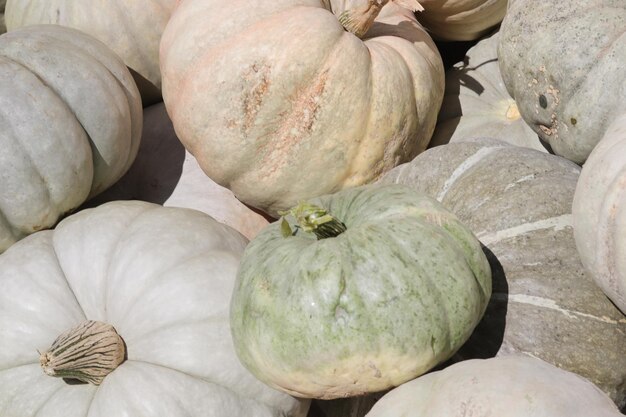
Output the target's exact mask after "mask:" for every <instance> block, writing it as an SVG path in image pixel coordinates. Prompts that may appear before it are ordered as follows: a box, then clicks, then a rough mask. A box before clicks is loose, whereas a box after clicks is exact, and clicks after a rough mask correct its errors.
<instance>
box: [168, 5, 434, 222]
mask: <svg viewBox="0 0 626 417" xmlns="http://www.w3.org/2000/svg"><path fill="white" fill-rule="evenodd" d="M364 2H365V0H361V1H339V0H335V1H330V2H326V3H327V4H330V7H332V12H331V11H330V10H328V9H327V8H325V7H324V5H323V3H324V2H320V1H319V0H282V1H272V2H262V3H261V4H257V5H255V7H254V8H250V3H249V2H246V1H241V0H238V1H234V2H229V3H228V4H227V5H226V4H225V3H224V2H222V1H216V0H213V1H207V0H186V1H184V2H182V3H181V4H180V6H179V7H178V8H177V9H176V11H175V13H174V14H173V15H172V18H171V19H170V21H169V23H168V25H167V27H166V29H165V32H164V33H163V37H162V40H161V73H162V75H163V98H164V101H165V105H166V108H167V111H168V113H169V115H170V116H171V118H172V122H173V124H174V128H175V129H176V133H177V134H178V137H179V138H180V140H181V141H182V143H183V144H184V145H185V147H186V148H187V149H188V150H189V151H190V152H191V153H192V154H193V155H194V156H195V157H196V159H197V160H198V163H199V164H200V166H201V167H202V169H203V170H204V171H205V172H206V173H207V175H208V176H209V177H210V178H211V179H213V180H214V181H215V182H216V183H218V184H220V185H222V186H224V187H227V188H229V189H230V190H232V191H233V193H234V194H235V196H237V198H239V199H240V200H241V201H242V202H244V203H246V204H248V205H250V206H252V207H256V208H258V209H260V210H263V211H265V212H267V213H269V214H270V215H272V216H274V217H277V213H278V211H280V210H286V209H289V208H290V207H292V206H294V205H296V204H297V203H298V202H299V201H301V200H304V199H307V198H310V197H313V196H317V195H322V194H327V193H332V192H335V191H338V190H340V189H342V188H346V187H351V186H357V185H360V184H364V183H367V182H371V181H373V180H374V179H376V178H377V177H378V176H379V175H381V174H382V173H383V172H385V171H387V170H389V169H391V168H392V167H393V166H395V165H397V164H399V163H401V162H404V161H408V160H410V159H411V158H413V157H414V156H415V155H416V154H417V153H419V152H420V151H422V150H423V149H425V148H426V146H427V144H428V141H429V140H430V137H431V135H432V132H433V129H434V127H435V121H436V117H437V112H438V110H439V107H440V105H441V98H442V96H443V82H444V77H443V74H444V71H443V63H442V61H441V57H440V55H439V52H438V51H437V48H436V46H435V45H434V43H433V41H432V40H431V39H430V37H429V36H428V35H427V33H426V32H425V31H424V30H423V29H422V27H421V26H419V24H418V23H417V22H416V20H415V16H414V15H413V13H412V12H411V11H409V10H405V9H403V8H401V7H400V6H397V5H396V4H395V3H393V2H390V3H388V4H387V5H385V6H384V7H383V8H382V11H381V13H380V15H379V16H378V17H377V19H376V21H375V22H374V24H373V25H372V27H371V29H370V30H369V32H368V33H367V34H366V39H365V40H364V41H363V40H361V39H359V38H357V37H356V36H354V35H353V34H351V33H349V32H347V31H345V30H344V29H343V27H342V26H341V24H340V23H339V21H338V19H337V15H339V14H340V13H341V12H343V11H344V10H346V9H347V8H352V7H356V6H358V5H362V4H363V3H364ZM333 13H334V14H333ZM285 22H287V23H285Z"/></svg>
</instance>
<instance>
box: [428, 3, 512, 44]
mask: <svg viewBox="0 0 626 417" xmlns="http://www.w3.org/2000/svg"><path fill="white" fill-rule="evenodd" d="M420 3H421V5H422V6H424V11H422V12H420V13H418V14H417V18H418V20H419V21H420V23H421V24H423V25H424V27H425V28H426V29H428V30H429V31H430V32H431V33H432V34H433V37H434V38H436V39H441V40H447V41H471V40H474V39H478V38H480V37H481V36H483V35H485V34H487V33H488V32H489V31H490V30H491V29H492V28H493V27H494V26H496V25H497V24H499V23H500V22H501V21H502V18H503V17H504V14H505V13H506V6H507V0H420Z"/></svg>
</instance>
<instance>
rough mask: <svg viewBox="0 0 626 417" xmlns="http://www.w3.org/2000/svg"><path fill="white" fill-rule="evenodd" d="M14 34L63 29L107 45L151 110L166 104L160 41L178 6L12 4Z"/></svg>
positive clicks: (155, 1)
mask: <svg viewBox="0 0 626 417" xmlns="http://www.w3.org/2000/svg"><path fill="white" fill-rule="evenodd" d="M6 2H7V8H6V23H7V27H8V28H9V30H13V29H16V28H19V27H23V26H29V25H35V24H58V25H63V26H67V27H71V28H74V29H78V30H80V31H82V32H85V33H88V34H90V35H92V36H94V37H95V38H98V39H99V40H101V41H102V42H104V43H105V44H106V45H107V46H108V47H109V48H111V49H112V50H113V51H114V52H115V53H116V54H118V55H119V56H120V57H121V58H122V59H123V60H124V62H125V63H126V65H128V66H129V67H130V68H131V71H132V73H133V76H134V77H135V80H136V82H137V85H138V86H139V90H140V92H141V96H142V99H143V102H144V104H145V105H150V104H154V103H156V102H157V101H159V100H160V99H161V98H160V97H161V93H160V91H159V90H160V88H161V73H160V71H159V41H160V39H161V34H162V33H163V29H164V28H165V24H166V23H167V21H168V20H169V17H170V15H171V14H172V11H173V9H174V8H175V7H176V3H177V0H133V1H124V0H117V1H111V0H90V1H75V0H6Z"/></svg>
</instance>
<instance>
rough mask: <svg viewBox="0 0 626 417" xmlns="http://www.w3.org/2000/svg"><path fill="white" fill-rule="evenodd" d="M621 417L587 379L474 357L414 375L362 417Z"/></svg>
mask: <svg viewBox="0 0 626 417" xmlns="http://www.w3.org/2000/svg"><path fill="white" fill-rule="evenodd" d="M398 416H402V417H465V416H467V417H491V416H498V417H591V416H593V417H620V416H622V414H621V413H620V412H619V411H618V409H617V407H616V406H615V404H613V402H612V401H611V399H610V398H609V397H607V395H606V394H604V393H603V392H602V391H600V390H599V389H598V388H597V387H596V386H594V385H593V384H592V383H591V382H589V381H588V380H586V379H585V378H582V377H581V376H579V375H576V374H574V373H572V372H567V371H564V370H562V369H559V368H557V367H555V366H553V365H550V364H548V363H546V362H544V361H542V360H540V359H535V358H531V357H525V356H508V357H503V358H494V359H485V360H481V359H474V360H468V361H464V362H460V363H457V364H455V365H452V366H449V367H447V368H445V369H443V370H441V371H438V372H433V373H430V374H428V375H425V376H423V377H420V378H417V379H414V380H413V381H410V382H407V383H406V384H404V385H402V386H400V387H398V388H395V389H394V390H392V391H390V392H389V393H387V394H386V395H385V396H384V397H383V398H382V399H381V400H380V401H379V402H377V403H376V404H375V405H374V407H373V408H372V410H371V411H370V412H369V413H368V414H367V417H398Z"/></svg>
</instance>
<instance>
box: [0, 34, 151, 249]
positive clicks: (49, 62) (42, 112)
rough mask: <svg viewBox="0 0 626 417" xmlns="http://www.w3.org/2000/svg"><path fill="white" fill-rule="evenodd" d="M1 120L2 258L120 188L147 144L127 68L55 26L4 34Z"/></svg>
mask: <svg viewBox="0 0 626 417" xmlns="http://www.w3.org/2000/svg"><path fill="white" fill-rule="evenodd" d="M0 119H1V120H2V123H3V132H2V135H0V149H1V150H2V151H1V152H0V179H1V181H0V182H1V183H2V192H1V193H0V252H2V251H3V250H5V249H6V248H7V247H9V246H10V245H11V244H12V243H13V242H15V241H16V240H18V239H21V238H22V237H24V236H26V235H28V234H29V233H32V232H34V231H37V230H40V229H44V228H48V227H51V226H53V225H54V224H55V223H56V222H57V220H58V219H59V217H61V216H63V215H64V214H65V213H67V212H69V211H71V210H73V209H75V208H76V207H78V206H79V205H80V204H82V203H83V202H84V201H85V200H86V199H87V198H88V197H89V196H93V195H96V194H98V193H99V192H101V191H103V190H104V189H106V188H107V187H109V186H110V185H111V184H113V183H114V182H115V181H117V180H118V179H119V178H120V177H121V176H122V175H123V174H124V173H125V172H126V171H127V170H128V168H129V167H130V165H131V164H132V162H133V160H134V158H135V155H136V154H137V149H138V148H139V141H140V139H141V126H142V112H141V99H140V96H139V92H138V91H137V87H136V85H135V83H134V82H133V79H132V77H131V75H130V73H129V72H128V69H127V68H126V66H124V64H123V62H122V61H121V60H120V59H119V58H118V57H117V56H116V55H115V54H114V53H113V52H112V51H110V50H109V49H108V48H107V47H106V46H105V45H104V44H102V43H101V42H99V41H97V40H96V39H94V38H92V37H91V36H88V35H86V34H83V33H81V32H79V31H77V30H74V29H69V28H64V27H61V26H55V25H41V26H30V27H28V28H24V29H19V30H15V31H12V32H10V33H5V34H4V35H2V36H0Z"/></svg>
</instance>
